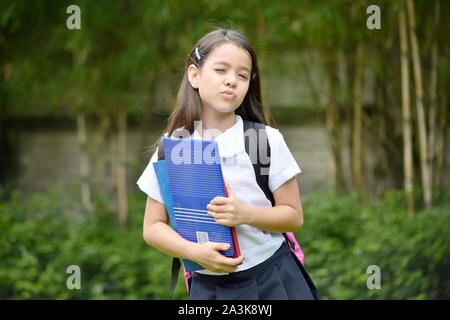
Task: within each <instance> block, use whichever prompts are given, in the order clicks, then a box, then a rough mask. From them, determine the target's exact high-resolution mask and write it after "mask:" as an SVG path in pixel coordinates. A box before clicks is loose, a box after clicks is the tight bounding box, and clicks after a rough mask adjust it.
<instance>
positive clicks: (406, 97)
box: [399, 9, 414, 215]
mask: <svg viewBox="0 0 450 320" xmlns="http://www.w3.org/2000/svg"><path fill="white" fill-rule="evenodd" d="M399 34H400V69H401V87H402V117H403V121H402V123H403V172H404V188H405V192H406V200H407V203H408V214H410V215H412V214H413V213H414V197H413V192H412V191H413V158H412V124H411V107H410V93H409V57H408V35H407V32H406V18H405V12H404V9H402V10H401V11H400V13H399Z"/></svg>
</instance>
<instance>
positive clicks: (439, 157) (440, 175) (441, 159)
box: [435, 89, 448, 190]
mask: <svg viewBox="0 0 450 320" xmlns="http://www.w3.org/2000/svg"><path fill="white" fill-rule="evenodd" d="M447 90H448V89H447ZM447 92H448V91H446V90H442V92H441V99H440V103H439V109H440V112H439V119H440V121H439V130H438V134H437V137H436V179H435V186H436V188H437V189H439V190H443V187H444V185H443V183H444V174H445V157H446V150H445V146H446V136H447V132H446V130H447V112H448V106H447V103H448V101H447Z"/></svg>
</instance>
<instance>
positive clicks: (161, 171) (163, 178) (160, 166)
mask: <svg viewBox="0 0 450 320" xmlns="http://www.w3.org/2000/svg"><path fill="white" fill-rule="evenodd" d="M153 168H154V169H155V173H156V177H157V179H158V183H159V189H160V191H161V195H162V197H163V200H164V203H165V204H166V208H167V213H168V214H169V220H170V223H171V225H172V228H173V229H174V230H177V225H176V219H175V214H174V212H173V205H172V195H171V193H170V189H169V180H168V176H167V167H166V160H161V161H158V162H154V163H153ZM182 260H183V264H184V268H185V270H186V271H188V272H190V271H195V270H202V269H204V268H203V267H202V266H201V265H199V264H197V263H195V262H194V261H191V260H188V259H182Z"/></svg>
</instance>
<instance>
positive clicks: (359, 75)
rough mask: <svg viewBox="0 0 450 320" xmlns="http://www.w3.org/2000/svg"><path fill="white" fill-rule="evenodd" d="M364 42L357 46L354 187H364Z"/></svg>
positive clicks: (354, 99) (353, 134)
mask: <svg viewBox="0 0 450 320" xmlns="http://www.w3.org/2000/svg"><path fill="white" fill-rule="evenodd" d="M363 51H364V48H363V45H362V43H358V44H357V46H356V56H355V78H354V83H353V84H354V92H353V132H352V141H353V143H352V147H353V148H352V187H353V189H358V190H361V189H362V188H363V182H364V181H363V167H362V166H363V158H362V157H363V152H362V126H363V116H362V113H363V110H362V94H363V92H362V91H363V77H364V75H363V71H364V70H363V53H364V52H363Z"/></svg>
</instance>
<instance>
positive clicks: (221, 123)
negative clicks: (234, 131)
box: [199, 111, 236, 140]
mask: <svg viewBox="0 0 450 320" xmlns="http://www.w3.org/2000/svg"><path fill="white" fill-rule="evenodd" d="M201 120H202V123H201V130H202V132H199V134H200V136H201V137H202V139H204V140H214V138H215V137H217V136H218V135H219V134H222V133H223V132H224V131H225V130H227V129H229V128H231V127H232V126H233V125H234V124H235V123H236V117H235V114H234V111H233V112H230V113H217V112H202V115H201ZM205 130H206V131H205Z"/></svg>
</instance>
